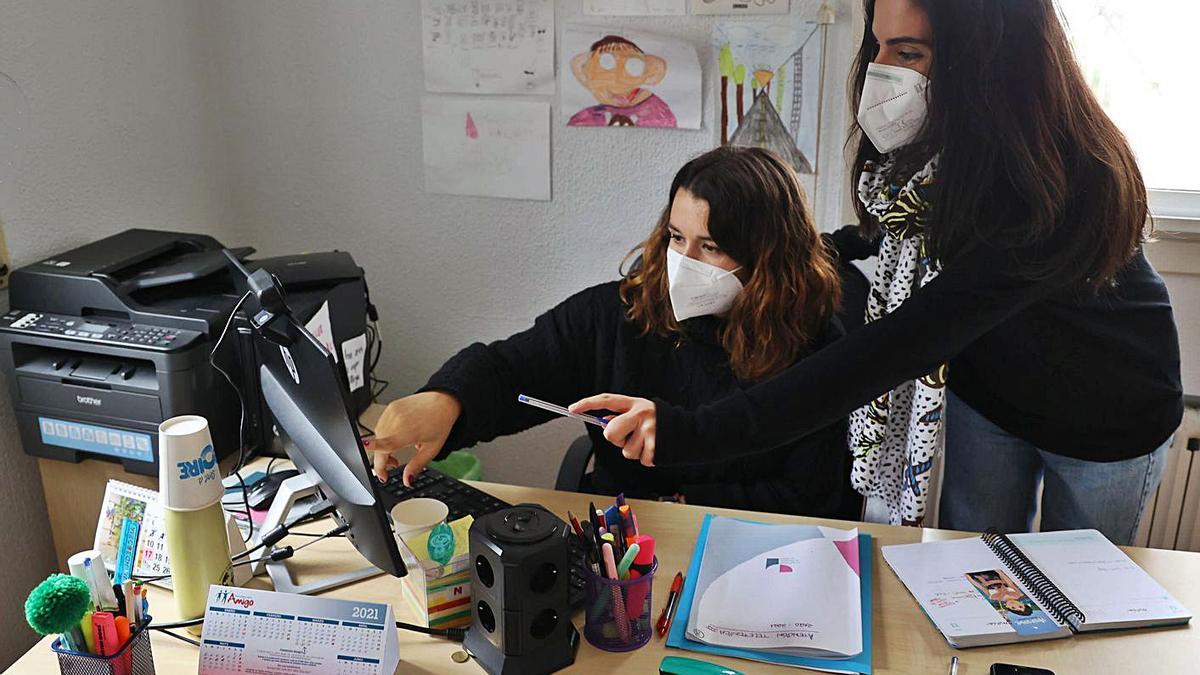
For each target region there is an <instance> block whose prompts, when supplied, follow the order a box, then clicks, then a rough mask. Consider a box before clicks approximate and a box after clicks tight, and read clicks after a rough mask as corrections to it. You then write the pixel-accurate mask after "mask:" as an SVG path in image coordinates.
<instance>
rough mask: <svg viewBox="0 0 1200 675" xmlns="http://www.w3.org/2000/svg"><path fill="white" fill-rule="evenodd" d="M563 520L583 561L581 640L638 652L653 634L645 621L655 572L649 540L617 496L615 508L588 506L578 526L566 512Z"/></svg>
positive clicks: (571, 515)
mask: <svg viewBox="0 0 1200 675" xmlns="http://www.w3.org/2000/svg"><path fill="white" fill-rule="evenodd" d="M567 517H568V519H570V521H571V527H572V529H574V531H575V534H576V535H577V536H578V537H579V539H580V541H581V542H582V543H583V547H584V551H585V556H586V558H587V564H586V565H584V567H585V586H584V595H583V606H584V613H585V619H586V621H585V624H584V627H583V635H584V637H586V638H587V641H588V642H590V643H592V645H594V646H596V647H599V648H600V649H603V650H606V651H610V652H627V651H631V650H634V649H637V648H638V647H641V646H642V645H644V644H646V643H647V642H649V641H650V635H651V634H653V633H654V625H653V623H652V622H651V620H650V602H651V597H650V591H651V587H652V586H653V584H654V572H655V571H656V570H657V569H658V558H657V557H656V556H655V555H654V537H652V536H650V535H648V534H644V533H643V532H642V531H641V530H640V529H639V528H638V524H637V515H636V514H635V513H634V512H633V506H632V505H630V504H627V503H626V502H625V496H624V495H617V501H616V504H614V505H612V506H610V507H608V508H607V509H604V510H600V509H597V508H596V505H595V503H591V504H588V510H587V519H586V520H585V521H584V522H580V520H579V519H578V518H576V517H575V516H574V514H572V513H571V512H569V511H568V512H567ZM617 561H620V562H617Z"/></svg>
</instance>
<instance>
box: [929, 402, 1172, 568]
mask: <svg viewBox="0 0 1200 675" xmlns="http://www.w3.org/2000/svg"><path fill="white" fill-rule="evenodd" d="M945 432H946V459H945V473H944V474H943V478H942V500H941V507H940V510H939V512H938V527H942V528H946V529H952V530H970V531H974V532H981V531H983V530H986V529H988V528H989V527H994V528H996V529H997V530H999V531H1001V532H1005V533H1008V532H1029V531H1030V530H1032V529H1033V518H1034V514H1035V513H1037V489H1038V483H1040V482H1042V481H1043V480H1044V481H1045V485H1044V487H1043V490H1042V522H1041V529H1042V530H1043V531H1049V530H1074V529H1085V528H1091V529H1095V530H1099V531H1100V532H1102V533H1103V534H1104V536H1106V537H1108V538H1109V539H1110V540H1112V542H1113V543H1115V544H1125V545H1128V544H1132V543H1133V539H1134V537H1135V536H1136V535H1137V529H1138V522H1139V521H1140V520H1141V517H1142V511H1143V510H1144V508H1145V506H1146V501H1147V500H1148V499H1149V498H1150V496H1151V495H1153V494H1154V491H1155V490H1156V489H1158V484H1159V482H1160V481H1161V480H1162V473H1163V463H1164V461H1165V458H1166V452H1167V448H1169V447H1170V445H1171V439H1169V438H1168V439H1167V442H1166V443H1163V444H1162V445H1161V446H1160V447H1159V448H1158V449H1157V450H1155V451H1154V452H1151V453H1149V454H1147V455H1142V456H1141V457H1134V458H1133V459H1127V460H1122V461H1118V462H1089V461H1086V460H1082V459H1074V458H1072V457H1064V456H1063V455H1056V454H1053V453H1049V452H1046V451H1045V450H1041V449H1039V448H1037V447H1035V446H1034V445H1033V444H1032V443H1029V442H1028V441H1025V440H1022V439H1020V438H1018V437H1016V436H1013V435H1012V434H1010V433H1008V432H1007V431H1005V430H1003V429H1001V428H1000V427H998V426H996V425H995V424H993V423H992V422H990V421H989V420H988V419H987V418H985V417H984V416H983V415H981V414H979V413H978V412H976V411H975V410H974V409H972V408H971V407H970V406H968V405H967V404H966V403H964V402H963V401H962V399H960V398H958V397H957V396H955V395H954V394H953V393H951V392H950V391H947V392H946V429H945Z"/></svg>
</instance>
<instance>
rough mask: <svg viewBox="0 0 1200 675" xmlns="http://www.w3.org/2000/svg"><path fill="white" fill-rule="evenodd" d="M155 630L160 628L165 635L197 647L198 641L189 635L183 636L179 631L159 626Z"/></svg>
mask: <svg viewBox="0 0 1200 675" xmlns="http://www.w3.org/2000/svg"><path fill="white" fill-rule="evenodd" d="M155 630H161V631H162V632H164V633H166V634H167V635H170V636H171V637H173V638H175V639H176V640H183V641H184V642H186V643H188V644H190V645H195V646H197V647H199V646H200V642H199V641H198V640H193V639H192V638H190V637H184V636H182V635H180V634H179V633H176V632H173V631H169V630H163V629H161V628H158V629H155Z"/></svg>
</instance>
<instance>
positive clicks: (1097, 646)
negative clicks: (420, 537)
mask: <svg viewBox="0 0 1200 675" xmlns="http://www.w3.org/2000/svg"><path fill="white" fill-rule="evenodd" d="M475 485H476V486H478V487H479V488H481V489H483V490H486V491H487V492H490V493H492V494H494V495H495V496H497V497H499V498H501V499H503V500H505V501H508V502H511V503H518V502H536V503H541V504H543V505H545V506H546V507H547V508H549V509H550V510H551V511H553V512H555V513H557V514H559V515H565V513H566V511H567V510H568V509H570V510H572V511H575V512H577V513H578V512H582V511H584V510H586V505H587V502H588V497H587V496H586V495H580V494H575V493H565V492H555V491H552V490H542V489H536V488H524V487H515V486H510V485H499V484H494V483H475ZM631 502H632V503H633V504H634V507H635V509H636V511H637V513H638V520H639V522H640V524H641V525H642V526H643V529H646V530H648V531H652V532H654V533H655V535H656V538H657V539H658V556H659V571H660V575H661V576H660V578H659V579H658V580H656V583H655V584H654V586H655V588H654V612H655V616H657V614H658V611H659V610H660V609H661V608H662V605H663V603H664V602H665V601H666V596H667V593H666V589H667V588H668V587H669V585H670V579H671V578H672V577H673V576H674V574H675V571H676V570H683V569H685V568H686V567H687V563H688V561H689V559H690V557H691V551H692V547H693V545H694V544H695V541H696V534H697V533H698V532H699V529H700V522H701V520H702V518H703V516H704V514H705V513H709V512H711V513H718V514H722V515H731V516H740V517H747V518H751V519H755V520H761V521H767V522H809V523H815V524H825V525H831V526H834V527H844V528H849V527H854V526H857V527H859V528H861V529H862V530H863V531H865V532H869V533H871V534H872V535H874V537H875V542H876V545H875V549H874V552H873V556H872V565H874V567H873V572H874V584H875V586H874V610H873V621H874V665H875V672H876V673H904V674H910V673H944V672H946V670H947V666H948V664H949V661H950V657H951V655H957V656H958V657H959V659H960V664H959V671H958V672H959V673H960V675H983V674H985V673H987V672H988V669H989V667H990V665H991V664H992V663H993V662H996V661H1003V662H1009V663H1017V664H1022V665H1030V666H1040V667H1043V668H1050V669H1052V670H1054V671H1055V672H1056V673H1057V675H1067V674H1069V673H1102V672H1105V673H1126V672H1132V673H1137V672H1148V670H1147V669H1150V670H1152V671H1153V672H1162V673H1184V672H1195V671H1196V669H1197V668H1198V666H1197V662H1196V658H1197V656H1196V655H1197V654H1200V628H1197V627H1192V626H1186V627H1180V628H1164V629H1147V630H1140V631H1127V632H1120V633H1109V634H1102V635H1095V634H1093V635H1085V636H1077V637H1074V638H1069V639H1065V640H1054V641H1048V642H1039V643H1032V644H1024V645H1007V646H999V647H981V648H976V649H969V650H954V649H951V648H950V647H949V646H948V645H947V644H946V641H945V639H943V638H942V636H941V634H940V633H939V632H938V631H937V629H935V628H934V627H933V624H932V623H930V621H929V620H928V619H927V618H926V617H925V616H924V615H923V614H922V613H921V610H920V609H919V608H918V606H917V603H916V601H915V600H913V598H912V596H911V595H909V593H908V591H907V590H906V589H905V588H904V586H903V585H902V584H901V583H900V580H899V579H897V578H896V575H895V574H893V573H892V571H891V569H890V568H888V566H887V564H886V563H885V562H883V559H882V557H881V556H880V553H879V546H881V545H888V544H901V543H911V542H917V541H931V540H936V539H947V538H954V537H961V536H966V535H964V534H963V533H958V532H948V531H942V530H921V529H916V528H902V527H891V526H887V525H877V524H868V523H846V522H842V521H829V520H819V519H809V518H797V517H793V516H780V515H774V514H759V513H748V512H745V511H734V510H729V509H709V508H702V507H695V506H684V505H680V504H660V503H654V502H642V501H638V500H631ZM307 529H308V531H313V532H316V531H321V525H320V524H313V525H311V526H310V527H309V528H307ZM292 543H296V542H292ZM1126 550H1127V551H1128V552H1129V554H1130V556H1131V557H1132V558H1133V559H1134V561H1136V562H1137V563H1138V564H1139V565H1141V566H1142V567H1144V568H1145V569H1146V571H1147V572H1149V573H1150V574H1151V575H1152V576H1154V578H1155V579H1157V580H1158V581H1159V582H1160V583H1162V584H1163V585H1164V586H1165V587H1166V588H1167V589H1168V590H1169V591H1170V592H1171V593H1172V594H1173V595H1174V596H1175V597H1176V598H1177V599H1179V601H1180V602H1182V603H1183V604H1184V605H1186V606H1188V607H1189V608H1191V609H1193V610H1195V609H1197V608H1200V584H1197V583H1195V580H1196V579H1200V553H1185V552H1177V551H1162V550H1156V549H1138V548H1130V549H1126ZM293 563H294V569H296V570H297V576H298V580H299V581H303V580H304V578H305V576H306V575H325V574H328V573H332V572H337V571H345V570H350V569H354V568H357V567H360V566H361V565H362V559H361V558H360V557H358V555H357V554H356V553H355V552H354V550H353V549H352V548H351V547H350V545H349V543H348V542H346V541H345V540H344V539H339V540H326V541H322V542H320V543H318V544H316V545H314V546H313V547H311V548H310V549H307V550H306V551H305V555H302V556H297V557H296V558H295V559H294V561H293ZM254 583H255V585H256V586H263V587H265V582H264V581H263V578H262V577H260V578H258V579H256V580H255V582H254ZM330 595H332V596H334V597H343V598H354V599H362V600H373V601H378V602H392V603H394V605H395V606H396V607H397V614H398V618H399V619H400V620H409V621H411V620H413V617H411V616H409V615H408V612H407V608H406V607H405V606H404V604H403V603H400V602H397V600H398V599H399V597H400V580H399V579H395V578H392V577H384V576H379V577H375V578H373V579H369V580H366V581H362V582H359V583H357V584H355V585H352V586H347V587H344V588H341V589H338V590H335V591H333V592H331V593H330ZM151 607H152V608H153V612H154V615H155V616H156V617H159V618H161V619H163V620H170V619H171V618H172V617H173V610H174V605H173V601H172V598H171V597H170V595H169V594H168V593H167V592H166V591H161V590H157V589H155V590H153V591H152V592H151ZM574 621H575V624H576V627H579V628H580V629H582V624H583V617H582V614H581V613H578V612H577V613H576V614H575V616H574ZM49 644H50V639H49V638H47V639H45V640H43V641H42V642H40V643H38V644H37V645H36V646H35V647H34V648H33V649H32V650H30V651H29V653H27V654H26V655H25V656H24V657H22V658H21V659H20V660H19V661H18V662H17V663H16V664H14V665H13V668H12V669H11V670H9V671H8V672H10V673H29V674H35V673H36V674H45V673H55V672H57V668H56V666H55V658H54V655H53V653H52V652H51V651H50V646H49ZM153 645H154V656H155V664H156V669H157V671H158V672H159V673H167V674H171V673H195V672H196V668H197V665H196V664H197V655H198V650H197V648H195V647H193V646H191V645H188V644H185V643H183V642H179V641H177V640H174V639H173V638H171V637H169V636H166V635H162V634H159V633H155V634H154V636H153ZM457 649H458V646H457V645H455V644H452V643H449V642H446V641H444V640H440V639H434V638H429V637H426V636H423V635H418V634H415V633H410V632H406V631H401V632H400V656H401V663H400V668H399V669H398V670H397V672H403V673H405V674H406V675H415V674H425V673H430V674H432V673H462V674H464V675H468V674H471V675H473V674H474V673H481V672H483V671H482V670H481V669H480V668H479V667H478V666H477V665H475V664H474V663H466V664H456V663H454V662H453V661H452V660H451V659H450V655H451V654H452V653H453V652H454V651H456V650H457ZM667 653H671V654H676V655H680V656H689V655H692V656H697V655H693V654H691V653H690V652H683V651H678V650H670V651H669V652H668V650H667V649H666V648H665V646H664V641H662V640H659V639H657V638H655V639H654V640H652V641H651V643H650V644H649V645H647V646H645V647H643V648H642V649H639V650H637V651H634V652H630V653H626V654H612V653H608V652H602V651H600V650H597V649H595V648H593V647H592V646H590V645H589V644H588V643H587V641H586V640H581V644H580V648H579V653H578V655H577V657H576V662H575V665H574V666H573V667H572V668H570V669H568V670H567V671H565V672H573V673H606V672H629V673H654V672H657V666H658V663H659V661H660V660H661V659H662V657H663V656H664V655H665V654H667ZM707 660H711V661H716V662H721V663H724V664H726V665H728V666H730V667H733V668H736V669H738V670H743V671H745V672H747V673H763V672H796V671H794V670H791V669H785V668H782V667H770V666H766V665H763V664H758V663H755V662H751V661H742V660H738V659H729V658H726V659H720V660H717V659H707ZM1150 664H1153V665H1150Z"/></svg>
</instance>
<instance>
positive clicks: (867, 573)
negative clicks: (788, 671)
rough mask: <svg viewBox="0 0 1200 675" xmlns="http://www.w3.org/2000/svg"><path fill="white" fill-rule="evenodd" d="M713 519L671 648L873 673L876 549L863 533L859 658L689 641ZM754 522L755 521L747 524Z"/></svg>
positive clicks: (704, 530) (703, 531) (695, 556)
mask: <svg viewBox="0 0 1200 675" xmlns="http://www.w3.org/2000/svg"><path fill="white" fill-rule="evenodd" d="M712 518H713V515H712V514H711V513H707V514H705V515H704V522H703V524H701V525H700V534H699V535H698V536H697V537H696V547H695V548H694V549H693V551H692V561H691V563H689V564H688V571H687V580H686V582H685V583H684V585H683V591H682V592H681V593H680V596H679V606H678V607H676V608H675V619H674V620H673V621H672V622H671V632H670V633H669V634H668V635H667V646H668V647H674V648H676V649H686V650H688V651H693V652H701V653H705V654H717V655H720V656H732V657H735V658H741V659H750V660H753V661H763V662H766V663H777V664H780V665H785V666H795V667H799V668H813V669H817V670H825V671H831V672H842V673H862V674H863V675H870V673H871V574H872V569H871V567H872V564H871V563H872V555H871V554H872V546H871V535H869V534H865V533H862V532H860V533H859V535H858V560H859V565H858V566H859V582H860V584H861V585H860V592H859V596H860V598H861V601H862V624H863V625H862V639H863V651H862V653H861V654H859V655H857V656H853V657H850V658H848V659H823V658H814V657H807V656H791V655H788V654H777V653H774V652H767V651H755V650H751V649H737V648H734V647H715V646H713V645H707V644H704V643H703V642H696V641H694V640H691V639H689V638H688V637H687V617H688V616H689V615H690V614H691V612H692V601H693V600H694V599H695V594H696V583H695V581H696V578H697V577H698V576H699V574H700V562H701V559H702V558H703V557H704V545H705V543H706V542H707V541H708V524H709V522H710V521H711V520H712ZM747 522H752V521H747Z"/></svg>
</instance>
